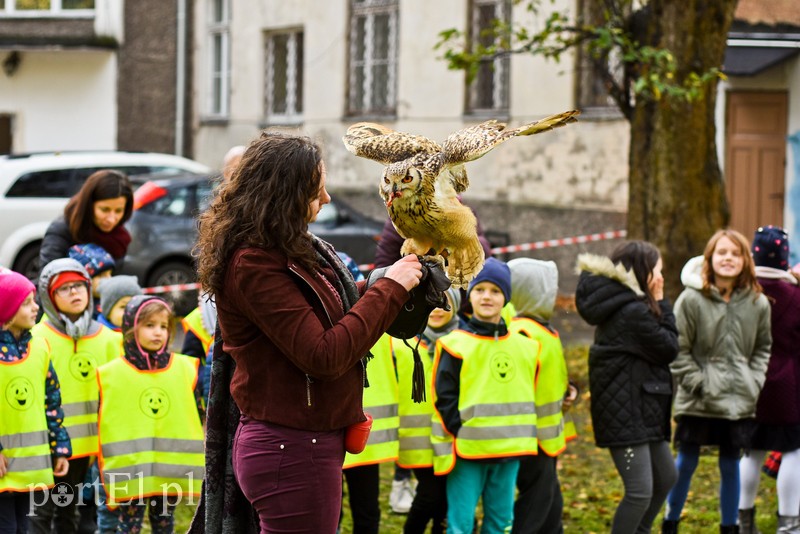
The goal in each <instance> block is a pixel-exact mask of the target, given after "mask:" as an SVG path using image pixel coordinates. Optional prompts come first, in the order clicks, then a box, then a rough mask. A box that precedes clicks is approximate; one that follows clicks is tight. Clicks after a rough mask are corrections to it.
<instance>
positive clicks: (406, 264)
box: [384, 254, 422, 291]
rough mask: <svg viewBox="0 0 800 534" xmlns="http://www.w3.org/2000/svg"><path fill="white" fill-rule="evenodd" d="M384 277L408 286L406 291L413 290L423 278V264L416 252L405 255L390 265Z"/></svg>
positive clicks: (405, 286)
mask: <svg viewBox="0 0 800 534" xmlns="http://www.w3.org/2000/svg"><path fill="white" fill-rule="evenodd" d="M384 278H390V279H392V280H394V281H395V282H397V283H398V284H400V285H401V286H403V287H404V288H406V291H411V290H412V289H414V288H415V287H417V286H418V285H419V280H420V278H422V264H421V263H420V262H419V260H418V259H417V256H416V255H415V254H409V255H408V256H403V257H402V258H400V259H399V260H397V261H396V262H394V265H392V266H391V267H389V269H388V270H387V271H386V274H385V275H384Z"/></svg>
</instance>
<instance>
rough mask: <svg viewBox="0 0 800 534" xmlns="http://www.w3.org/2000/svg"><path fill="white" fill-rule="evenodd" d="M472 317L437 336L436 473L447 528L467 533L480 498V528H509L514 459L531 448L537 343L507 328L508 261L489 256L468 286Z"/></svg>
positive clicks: (490, 531)
mask: <svg viewBox="0 0 800 534" xmlns="http://www.w3.org/2000/svg"><path fill="white" fill-rule="evenodd" d="M467 297H468V298H469V300H470V303H471V304H472V312H473V313H472V317H471V318H470V320H469V323H467V324H466V325H464V326H463V327H462V328H460V329H457V330H454V331H453V332H451V333H449V334H447V335H446V336H444V337H442V338H440V339H439V340H438V341H437V344H436V357H435V361H434V375H435V382H434V389H433V399H434V407H435V408H436V411H435V413H434V416H433V428H432V434H431V443H432V445H433V450H434V460H433V462H434V472H435V473H436V474H438V475H442V474H447V531H448V532H449V533H453V534H459V533H464V534H469V533H471V532H472V530H473V523H474V519H475V507H476V505H477V504H478V501H479V500H480V499H481V498H483V509H484V517H483V525H482V528H481V532H483V533H486V534H494V533H496V534H500V533H503V532H508V531H509V530H510V528H511V524H512V521H513V516H514V489H515V483H516V479H517V472H518V470H519V458H520V457H521V456H524V455H528V454H536V409H535V404H534V403H535V395H534V379H535V376H534V374H535V370H536V357H537V355H538V352H539V344H538V343H537V342H536V341H533V340H531V339H528V338H525V337H524V336H520V335H516V334H511V333H509V331H508V329H507V328H506V324H505V322H504V321H503V318H502V310H503V307H504V306H505V304H506V303H507V302H508V301H509V299H510V297H511V274H510V271H509V268H508V266H507V265H506V264H505V263H503V262H501V261H499V260H497V259H495V258H489V259H488V260H486V263H485V264H484V268H483V270H482V271H481V272H480V273H478V276H476V277H475V279H473V280H472V281H471V282H470V284H469V287H468V290H467Z"/></svg>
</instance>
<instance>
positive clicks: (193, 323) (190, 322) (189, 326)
mask: <svg viewBox="0 0 800 534" xmlns="http://www.w3.org/2000/svg"><path fill="white" fill-rule="evenodd" d="M181 325H182V326H183V331H184V332H191V333H193V334H194V335H195V336H197V339H199V340H200V343H202V345H203V354H204V355H205V354H208V349H209V348H211V344H212V343H213V342H214V334H213V333H209V332H208V330H206V327H205V326H204V325H203V315H202V313H201V312H200V308H195V309H193V310H192V311H191V312H190V313H189V315H187V316H186V317H184V318H183V319H182V320H181ZM204 357H205V356H204ZM203 363H204V364H205V360H204V361H203Z"/></svg>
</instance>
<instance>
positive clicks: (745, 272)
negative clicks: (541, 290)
mask: <svg viewBox="0 0 800 534" xmlns="http://www.w3.org/2000/svg"><path fill="white" fill-rule="evenodd" d="M701 280H702V286H701V287H697V286H696V285H695V284H691V283H690V284H689V285H688V286H687V287H686V289H685V290H684V291H683V293H681V295H680V296H679V297H678V300H677V301H676V303H675V317H676V321H677V326H678V343H679V346H680V350H679V352H678V357H677V358H676V359H675V361H674V362H673V363H672V364H671V365H670V368H671V370H672V375H673V377H674V378H675V380H676V381H677V385H678V387H677V391H676V394H675V406H674V410H673V413H674V414H675V420H676V421H677V423H678V426H677V429H676V431H675V441H676V443H677V445H678V456H677V458H676V460H675V464H676V467H677V469H678V482H677V483H676V484H675V486H674V487H673V488H672V491H670V493H669V496H668V497H667V511H666V514H665V520H664V525H663V529H662V532H677V526H678V520H679V519H680V516H681V511H682V509H683V505H684V504H685V502H686V497H687V495H688V492H689V484H690V483H691V479H692V475H693V474H694V470H695V468H696V467H697V462H698V458H699V456H700V446H702V445H710V446H716V447H719V470H720V477H721V483H720V511H721V516H722V517H721V522H720V532H722V533H726V532H730V533H734V532H738V525H737V524H736V519H737V513H738V505H739V456H740V452H741V449H742V448H743V447H747V446H748V443H749V437H750V432H751V430H752V428H753V424H754V416H755V408H756V401H757V400H758V395H759V392H760V391H761V386H762V385H763V384H764V379H765V376H766V371H767V364H768V363H769V355H770V347H771V344H772V337H771V331H770V305H769V302H768V301H767V298H766V297H765V296H764V295H763V294H762V291H761V286H760V285H759V284H758V281H757V280H756V275H755V268H754V264H753V259H752V256H751V255H750V245H749V243H748V241H747V238H745V237H744V236H743V235H742V234H740V233H739V232H736V231H734V230H720V231H718V232H717V233H715V234H714V235H713V236H712V237H711V239H710V240H709V242H708V244H707V245H706V249H705V252H704V253H703V266H702V275H701ZM685 283H686V282H685ZM693 286H694V287H693Z"/></svg>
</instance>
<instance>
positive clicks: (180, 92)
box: [175, 0, 186, 156]
mask: <svg viewBox="0 0 800 534" xmlns="http://www.w3.org/2000/svg"><path fill="white" fill-rule="evenodd" d="M177 19H178V33H177V40H178V42H177V58H176V61H175V71H176V72H175V154H177V155H178V156H183V124H184V122H185V121H184V116H185V97H186V0H178V13H177Z"/></svg>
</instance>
